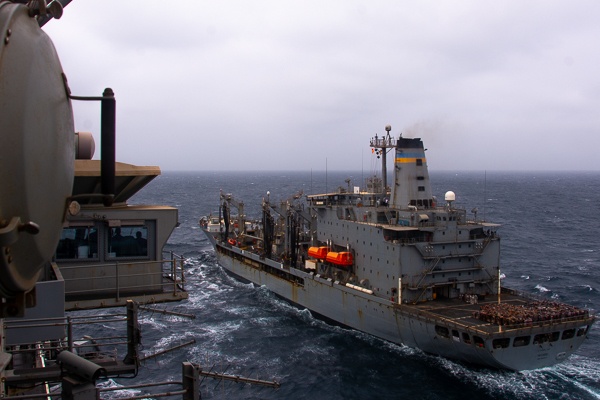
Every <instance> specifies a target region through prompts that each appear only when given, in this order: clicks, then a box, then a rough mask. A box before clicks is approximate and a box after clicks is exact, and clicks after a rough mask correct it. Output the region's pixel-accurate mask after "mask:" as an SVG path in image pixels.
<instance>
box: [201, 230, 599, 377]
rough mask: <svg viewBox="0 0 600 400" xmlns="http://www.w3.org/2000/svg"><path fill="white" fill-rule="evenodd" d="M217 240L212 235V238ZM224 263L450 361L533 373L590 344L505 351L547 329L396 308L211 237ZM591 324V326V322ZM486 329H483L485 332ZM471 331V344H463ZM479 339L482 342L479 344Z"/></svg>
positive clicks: (315, 307)
mask: <svg viewBox="0 0 600 400" xmlns="http://www.w3.org/2000/svg"><path fill="white" fill-rule="evenodd" d="M207 236H209V237H212V235H207ZM212 239H213V240H211V241H212V242H213V243H214V245H215V250H216V254H217V259H218V261H219V264H220V265H221V266H222V267H223V268H225V270H227V271H228V272H229V273H231V274H233V275H235V276H237V277H239V278H241V279H242V280H245V281H249V282H252V283H254V284H256V285H261V286H262V285H264V286H266V287H267V288H268V289H269V290H271V291H272V292H274V293H275V294H276V295H278V296H279V297H281V298H284V299H286V300H288V301H289V302H291V303H293V304H295V305H297V306H300V307H303V308H304V307H305V308H307V309H309V310H310V311H312V312H313V313H315V314H317V315H318V316H322V317H325V318H326V319H328V320H331V321H334V322H336V323H338V324H342V325H344V326H347V327H350V328H353V329H356V330H359V331H362V332H365V333H368V334H371V335H373V336H376V337H378V338H381V339H384V340H387V341H390V342H393V343H397V344H401V345H406V346H409V347H413V348H418V349H421V350H423V351H424V352H426V353H431V354H436V355H440V356H443V357H446V358H449V359H454V360H458V361H463V362H467V363H472V364H477V365H481V366H485V367H490V368H496V369H507V370H530V369H537V368H542V367H547V366H551V365H554V364H556V363H559V362H561V361H563V360H564V359H565V358H567V357H568V356H569V355H570V354H571V353H572V352H573V351H574V350H575V349H577V348H578V347H579V345H580V344H581V343H582V342H583V340H584V339H585V334H583V335H580V336H578V335H574V337H572V338H569V339H568V340H558V341H554V342H552V343H550V342H545V343H538V344H529V345H527V346H520V347H513V346H510V347H501V346H498V345H497V344H494V343H497V342H494V339H499V338H500V339H502V338H508V337H512V338H514V337H530V338H532V337H534V336H535V335H536V334H539V333H543V332H547V331H548V329H549V328H548V327H545V328H544V327H533V326H532V327H528V328H521V329H517V330H512V331H510V332H502V328H501V327H497V331H493V330H491V329H490V327H487V330H486V329H483V328H479V329H474V328H472V327H467V326H466V325H464V324H461V323H460V322H458V323H457V322H456V321H452V320H451V319H447V318H444V317H440V316H437V315H436V314H432V313H431V312H430V311H427V310H425V309H423V308H422V307H419V306H413V305H406V304H402V305H400V304H397V303H395V302H392V301H390V300H386V299H382V298H380V297H376V296H373V295H372V294H368V293H364V292H361V291H359V290H355V289H352V288H348V287H346V286H343V285H340V284H339V283H337V282H335V281H333V280H332V279H324V278H322V277H320V276H319V275H314V274H311V273H307V272H305V271H301V270H298V269H294V268H289V267H285V266H284V265H283V264H281V263H278V262H275V261H273V260H269V259H265V258H261V257H259V256H258V255H256V254H254V253H252V252H248V251H244V250H242V249H240V248H238V247H235V246H229V245H228V244H222V243H220V242H218V241H216V240H214V237H212ZM586 324H587V322H585V321H579V322H574V321H571V322H568V323H564V324H562V326H557V325H554V326H553V327H552V329H551V330H555V331H559V332H561V331H564V330H568V329H577V328H579V329H583V328H585V329H586V330H587V325H586ZM589 324H590V325H591V322H589ZM444 328H446V329H447V330H448V332H452V333H454V332H459V331H460V334H459V333H457V335H458V337H455V336H453V335H449V336H448V337H446V336H445V335H440V332H439V330H440V329H442V330H443V329H444ZM482 329H483V330H482ZM463 332H466V333H467V336H468V337H469V340H468V341H467V340H463V339H464V337H463V336H462V333H463ZM474 333H475V334H478V335H479V336H477V337H478V338H479V339H480V340H479V341H478V342H477V343H475V341H474V340H473V339H475V337H474V336H473V334H474Z"/></svg>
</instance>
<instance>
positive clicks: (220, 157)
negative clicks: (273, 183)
mask: <svg viewBox="0 0 600 400" xmlns="http://www.w3.org/2000/svg"><path fill="white" fill-rule="evenodd" d="M599 21H600V2H598V1H596V0H593V1H522V0H518V1H516V0H515V1H481V0H477V1H418V2H416V1H391V0H390V1H373V0H370V1H325V0H319V1H279V0H278V1H276V0H271V1H211V2H206V1H159V0H154V1H152V0H150V1H143V2H142V1H123V0H111V1H109V0H102V1H91V0H73V2H72V3H71V4H70V5H69V6H67V7H66V8H65V11H64V15H63V17H62V19H60V20H52V21H50V22H49V23H48V24H47V25H46V26H45V27H44V30H45V31H46V32H47V33H48V34H49V35H50V37H51V38H52V39H53V41H54V44H55V46H56V48H57V51H58V53H59V56H60V58H61V62H62V65H63V69H64V71H65V73H66V75H67V77H68V80H69V85H70V87H71V91H72V93H73V94H74V95H81V96H92V95H96V96H97V95H100V94H101V93H102V91H103V90H104V88H106V87H111V88H112V89H113V90H114V92H115V95H116V99H117V146H118V148H117V159H118V160H119V161H124V162H129V163H133V164H140V165H159V166H160V167H161V168H162V169H163V171H169V170H171V171H172V170H311V169H312V170H324V169H325V165H326V164H327V168H328V169H329V170H352V171H356V170H361V169H368V168H369V167H370V166H371V165H373V161H372V160H371V157H372V156H371V151H370V148H369V147H368V145H369V138H371V137H372V136H373V135H374V134H375V133H378V134H380V135H381V134H383V133H385V131H384V126H385V125H386V124H390V125H392V132H391V133H392V135H394V136H396V137H397V136H398V135H399V134H400V133H402V134H403V135H404V136H405V137H421V138H423V140H424V142H425V147H426V148H428V151H427V161H428V164H429V168H430V169H431V170H519V169H522V170H600V158H599V157H598V151H599V149H600V23H599ZM99 110H100V106H99V104H97V103H96V104H93V103H91V104H90V103H85V104H82V103H81V102H74V112H75V128H76V130H79V131H91V132H93V133H94V137H95V138H96V157H95V158H98V156H99V153H100V151H99V147H100V137H99V132H100V112H99Z"/></svg>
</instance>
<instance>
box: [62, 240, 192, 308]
mask: <svg viewBox="0 0 600 400" xmlns="http://www.w3.org/2000/svg"><path fill="white" fill-rule="evenodd" d="M184 263H185V258H184V257H183V256H181V255H178V254H175V253H174V252H172V251H171V252H164V253H163V258H162V259H161V260H155V261H148V260H140V261H114V262H106V263H97V264H85V265H81V264H80V265H74V266H65V265H62V266H60V271H61V273H62V275H63V277H64V280H65V283H66V285H65V286H66V287H65V295H66V296H67V298H68V297H69V296H71V297H72V296H81V297H94V295H97V294H100V293H103V294H106V293H108V292H111V293H113V296H114V297H115V299H116V300H117V301H120V300H121V296H122V295H124V294H127V295H129V294H131V293H156V292H159V293H164V294H169V293H171V294H173V295H176V294H178V293H181V292H185V274H184ZM159 266H160V267H159ZM75 271H76V272H77V275H78V277H73V276H70V275H72V274H73V275H74V274H75ZM86 271H89V273H87V272H86ZM98 271H101V273H98ZM132 271H133V272H132ZM73 287H86V289H73Z"/></svg>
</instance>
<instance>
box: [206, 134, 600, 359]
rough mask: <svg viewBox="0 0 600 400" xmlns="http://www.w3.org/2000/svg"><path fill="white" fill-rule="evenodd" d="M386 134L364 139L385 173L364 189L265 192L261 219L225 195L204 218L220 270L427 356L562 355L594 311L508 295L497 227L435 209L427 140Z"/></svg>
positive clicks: (447, 203) (445, 207)
mask: <svg viewBox="0 0 600 400" xmlns="http://www.w3.org/2000/svg"><path fill="white" fill-rule="evenodd" d="M390 129H391V128H389V126H388V127H386V131H387V133H386V135H385V136H382V137H378V136H375V137H374V138H372V139H371V141H370V146H371V147H372V148H373V152H374V153H375V154H377V155H378V156H379V157H381V158H383V163H382V164H383V165H382V176H381V177H371V178H369V179H367V181H366V182H365V185H364V186H365V187H364V188H361V187H353V186H351V184H350V182H349V181H347V186H346V187H340V188H339V189H338V190H336V191H335V192H333V193H324V194H313V195H308V196H306V198H305V202H303V198H302V197H301V196H295V197H294V198H291V199H288V200H286V201H284V202H281V203H279V204H271V202H270V200H269V196H267V197H266V198H265V200H264V201H263V216H262V219H260V220H257V221H251V220H249V219H248V218H247V217H246V216H245V215H244V212H243V203H242V202H240V201H237V200H235V199H234V197H233V196H232V195H230V194H224V193H221V201H222V204H221V208H220V215H219V216H218V217H216V216H211V217H210V218H207V219H204V220H201V226H202V227H203V228H204V231H205V233H206V234H207V236H208V237H209V239H210V240H211V241H212V243H213V244H214V246H215V249H216V253H217V257H218V260H219V263H220V264H221V265H222V266H223V267H224V268H225V269H226V270H227V271H229V272H231V273H233V274H234V275H236V276H238V277H241V278H242V279H244V280H248V281H251V282H254V283H256V284H259V285H266V286H267V287H268V288H269V289H271V290H272V291H273V292H275V293H276V294H278V295H280V296H281V297H284V298H286V299H288V300H290V301H291V302H293V303H295V304H297V305H299V306H301V307H306V308H308V309H310V310H311V311H313V312H314V313H316V314H318V315H321V316H324V317H326V318H328V319H331V320H333V321H336V322H338V323H341V324H344V325H346V326H349V327H351V328H355V329H358V330H361V331H364V332H367V333H370V334H373V335H375V336H377V337H380V338H383V339H385V340H389V341H391V342H394V343H401V344H405V345H408V346H411V347H415V348H420V349H422V350H424V351H426V352H428V353H433V354H439V355H441V356H444V357H448V358H452V359H457V360H462V361H466V362H469V363H474V364H480V365H485V366H489V367H494V368H501V369H509V370H527V369H534V368H540V367H545V366H549V365H553V364H555V363H558V362H560V361H562V360H564V359H566V358H567V357H568V355H569V354H571V353H573V352H574V351H575V350H576V349H577V348H578V347H579V345H580V344H581V343H582V342H583V340H584V339H585V337H586V335H587V332H588V331H589V327H590V326H591V324H592V323H593V321H594V319H595V317H594V316H593V315H592V313H591V312H590V311H589V310H583V309H579V308H576V307H573V306H570V305H567V304H563V303H558V302H554V301H548V300H540V299H534V298H532V297H530V296H526V295H523V294H520V293H517V292H516V291H514V290H510V289H507V288H503V287H502V286H501V280H500V278H501V272H500V235H499V234H498V228H499V225H498V224H493V223H489V222H485V221H483V220H479V219H478V218H477V211H476V210H475V209H474V210H473V211H472V212H471V214H472V215H468V214H467V212H466V210H464V209H461V208H458V207H456V205H455V200H456V195H455V194H454V193H453V192H447V193H445V195H444V201H443V202H438V200H437V199H436V198H435V197H434V196H433V194H432V190H431V186H430V181H429V174H428V169H427V158H426V156H425V149H424V146H423V142H422V140H421V139H419V138H404V137H402V136H401V137H400V138H398V139H394V138H393V137H391V136H390V133H389V132H390ZM388 151H389V152H390V153H391V154H392V155H393V156H394V168H393V174H392V180H391V181H390V183H389V186H388V182H387V171H386V165H385V164H386V162H385V158H386V155H387V153H388ZM236 209H237V213H236V211H235V210H236ZM217 227H218V229H217Z"/></svg>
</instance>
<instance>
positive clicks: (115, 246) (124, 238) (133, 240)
mask: <svg viewBox="0 0 600 400" xmlns="http://www.w3.org/2000/svg"><path fill="white" fill-rule="evenodd" d="M109 233H110V237H109V238H108V256H109V257H111V258H112V257H140V256H147V255H148V228H147V227H146V226H143V225H129V226H128V225H123V226H119V227H116V228H111V229H110V232H109Z"/></svg>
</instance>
